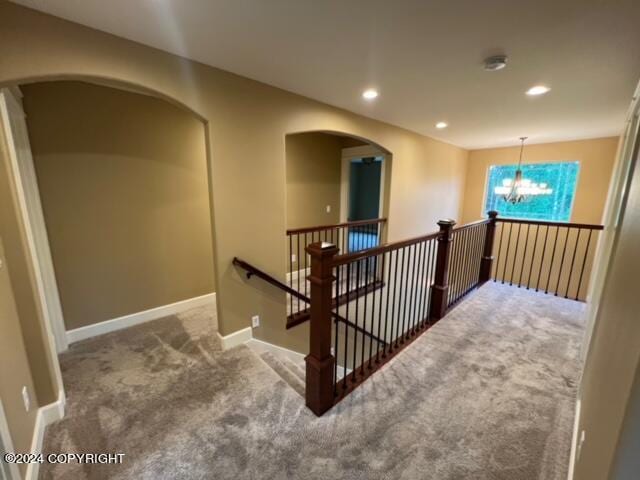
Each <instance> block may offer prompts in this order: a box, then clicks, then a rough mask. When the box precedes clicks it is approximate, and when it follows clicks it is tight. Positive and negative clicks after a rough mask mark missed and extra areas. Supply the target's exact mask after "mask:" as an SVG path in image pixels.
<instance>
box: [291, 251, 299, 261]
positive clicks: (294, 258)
mask: <svg viewBox="0 0 640 480" xmlns="http://www.w3.org/2000/svg"><path fill="white" fill-rule="evenodd" d="M297 258H298V257H297V256H296V254H295V253H292V254H291V263H296V259H297Z"/></svg>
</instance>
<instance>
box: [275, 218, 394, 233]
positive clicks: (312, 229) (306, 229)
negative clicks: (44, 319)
mask: <svg viewBox="0 0 640 480" xmlns="http://www.w3.org/2000/svg"><path fill="white" fill-rule="evenodd" d="M386 221H387V219H386V218H372V219H370V220H356V221H353V222H344V223H335V224H332V225H317V226H315V227H303V228H290V229H288V230H287V235H292V234H296V233H309V232H317V231H322V230H331V229H332V228H341V227H357V226H359V225H371V224H374V223H385V222H386Z"/></svg>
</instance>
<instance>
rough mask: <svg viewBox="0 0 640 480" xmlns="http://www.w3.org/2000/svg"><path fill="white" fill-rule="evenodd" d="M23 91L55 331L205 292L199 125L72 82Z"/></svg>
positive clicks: (173, 111) (204, 186)
mask: <svg viewBox="0 0 640 480" xmlns="http://www.w3.org/2000/svg"><path fill="white" fill-rule="evenodd" d="M22 92H23V94H24V98H23V104H24V110H25V113H26V121H27V127H28V130H29V139H30V143H31V151H32V154H33V160H34V165H35V169H36V173H37V177H38V187H39V192H40V199H41V202H42V208H43V211H44V217H45V222H46V226H47V233H48V237H49V243H50V247H51V254H52V258H53V263H54V267H55V272H56V280H57V284H58V289H59V292H60V297H61V302H62V309H63V312H64V320H65V324H66V329H67V330H71V329H76V328H80V327H84V326H88V325H92V324H95V323H99V322H102V321H106V320H111V319H114V318H117V317H121V316H125V315H129V314H134V313H138V312H141V311H144V310H148V309H151V308H156V307H161V306H164V305H169V304H172V303H175V302H178V301H181V300H187V299H190V298H193V297H198V296H201V295H206V294H209V293H211V292H213V291H214V275H213V248H212V238H211V220H210V218H211V217H210V209H209V187H208V179H207V155H206V142H205V134H204V124H203V123H202V121H201V120H200V119H199V118H197V117H195V116H194V115H193V114H192V113H190V112H187V111H185V110H183V109H180V108H178V107H176V106H175V105H172V104H169V103H167V102H166V101H165V100H160V99H157V98H154V97H151V96H147V95H140V94H137V93H131V92H126V91H122V90H117V89H114V88H109V87H104V86H99V85H91V84H88V83H82V82H68V81H66V82H43V83H37V84H32V85H27V86H25V87H24V88H22Z"/></svg>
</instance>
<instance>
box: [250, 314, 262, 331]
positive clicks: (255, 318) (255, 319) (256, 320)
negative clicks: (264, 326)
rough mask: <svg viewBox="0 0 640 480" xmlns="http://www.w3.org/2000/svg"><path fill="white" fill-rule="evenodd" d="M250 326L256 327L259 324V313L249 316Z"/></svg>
mask: <svg viewBox="0 0 640 480" xmlns="http://www.w3.org/2000/svg"><path fill="white" fill-rule="evenodd" d="M251 326H252V327H253V328H257V327H259V326H260V316H259V315H254V316H253V317H251Z"/></svg>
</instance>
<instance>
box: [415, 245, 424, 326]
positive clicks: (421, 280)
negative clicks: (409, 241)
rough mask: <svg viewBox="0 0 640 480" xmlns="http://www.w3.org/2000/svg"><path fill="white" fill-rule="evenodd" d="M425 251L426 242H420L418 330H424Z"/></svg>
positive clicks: (417, 293) (417, 294) (417, 296)
mask: <svg viewBox="0 0 640 480" xmlns="http://www.w3.org/2000/svg"><path fill="white" fill-rule="evenodd" d="M425 250H426V241H423V242H420V260H419V262H418V265H419V269H418V270H419V272H418V285H419V287H418V288H417V289H416V301H417V304H418V308H417V310H416V328H417V329H418V330H420V329H421V328H422V308H423V305H422V297H423V295H422V293H423V291H424V285H425V282H424V274H425V271H424V261H425Z"/></svg>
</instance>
